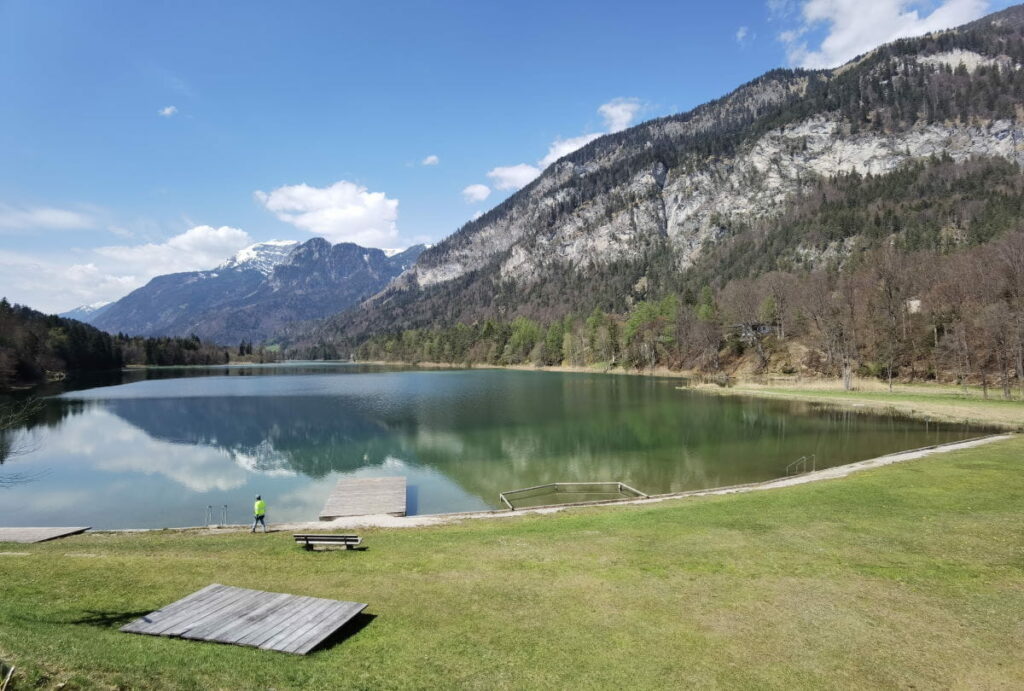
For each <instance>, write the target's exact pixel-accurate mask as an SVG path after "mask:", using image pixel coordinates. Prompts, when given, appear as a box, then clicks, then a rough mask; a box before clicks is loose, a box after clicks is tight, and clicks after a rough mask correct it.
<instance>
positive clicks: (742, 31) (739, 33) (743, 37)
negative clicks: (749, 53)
mask: <svg viewBox="0 0 1024 691" xmlns="http://www.w3.org/2000/svg"><path fill="white" fill-rule="evenodd" d="M749 33H750V29H748V28H747V27H745V26H741V27H740V28H738V29H736V43H739V44H740V45H741V46H743V45H746V43H747V34H749Z"/></svg>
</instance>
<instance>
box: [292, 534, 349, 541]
mask: <svg viewBox="0 0 1024 691" xmlns="http://www.w3.org/2000/svg"><path fill="white" fill-rule="evenodd" d="M294 537H295V540H296V541H297V542H356V541H358V540H359V536H358V535H295V536H294Z"/></svg>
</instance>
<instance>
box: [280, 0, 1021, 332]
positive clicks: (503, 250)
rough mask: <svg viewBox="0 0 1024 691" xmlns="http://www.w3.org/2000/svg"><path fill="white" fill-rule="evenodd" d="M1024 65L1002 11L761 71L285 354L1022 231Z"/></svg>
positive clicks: (550, 179)
mask: <svg viewBox="0 0 1024 691" xmlns="http://www.w3.org/2000/svg"><path fill="white" fill-rule="evenodd" d="M1022 65H1024V7H1022V6H1015V7H1011V8H1009V9H1007V10H1004V11H1002V12H999V13H996V14H993V15H990V16H988V17H985V18H983V19H980V20H978V21H976V22H973V23H971V24H967V25H965V26H962V27H959V28H957V29H951V30H948V31H941V32H936V33H932V34H928V35H925V36H922V37H919V38H912V39H903V40H899V41H896V42H894V43H890V44H887V45H884V46H881V47H879V48H877V49H875V50H873V51H871V52H870V53H868V54H865V55H862V56H859V57H857V58H855V59H854V60H852V61H850V62H849V63H847V64H845V65H843V66H841V67H838V68H836V69H831V70H802V69H778V70H774V71H771V72H769V73H767V74H765V75H763V76H761V77H759V78H757V79H755V80H753V81H751V82H749V83H747V84H745V85H743V86H741V87H739V88H738V89H736V90H735V91H733V92H731V93H729V94H728V95H726V96H724V97H722V98H720V99H718V100H715V101H712V102H709V103H707V104H704V105H702V106H699V107H697V108H695V109H694V110H692V111H689V112H686V113H681V114H678V115H672V116H668V117H663V118H658V119H655V120H651V121H648V122H645V123H642V124H640V125H637V126H635V127H632V128H630V129H627V130H624V131H622V132H618V133H614V134H609V135H606V136H603V137H600V138H598V139H595V140H594V141H592V142H591V143H589V144H587V145H586V146H584V147H583V148H581V149H579V150H577V151H575V152H573V153H570V154H569V155H567V156H565V157H563V158H561V159H560V160H558V161H556V162H555V163H553V164H552V165H551V166H549V167H548V168H547V169H546V170H545V171H544V172H543V173H542V174H541V175H540V176H539V177H538V178H537V179H535V180H534V181H533V182H531V183H530V184H528V185H527V186H526V187H524V188H523V189H521V190H520V191H519V192H517V193H516V194H514V195H512V196H511V197H509V198H508V199H506V200H505V201H504V202H502V203H501V204H499V205H498V206H496V207H495V208H493V209H491V210H490V211H489V212H488V213H486V214H484V215H483V216H482V217H480V218H478V219H475V220H473V221H471V222H469V223H467V224H465V225H464V226H463V227H462V228H461V229H459V230H458V231H457V232H455V233H454V234H452V235H451V236H449V237H448V238H447V239H445V240H444V241H442V242H440V243H438V244H437V245H435V246H433V247H431V248H430V249H429V250H427V251H425V252H423V254H422V255H421V256H420V257H419V259H418V260H417V262H416V263H415V265H414V266H413V267H411V268H410V269H409V270H408V271H406V272H404V273H403V274H402V275H401V276H399V277H398V278H397V279H395V281H393V282H392V283H391V284H390V285H389V286H387V288H386V289H384V290H383V291H381V292H380V293H379V294H378V295H376V296H374V297H373V298H372V299H371V300H368V301H366V302H364V303H362V304H360V305H358V306H356V307H354V308H353V309H351V310H349V311H347V312H345V313H342V314H340V315H337V316H336V317H333V318H330V319H327V320H325V321H324V322H321V323H318V324H315V325H305V326H304V328H303V329H289V330H286V332H285V333H284V334H283V338H284V339H285V340H287V341H288V342H290V343H292V344H299V345H301V344H303V343H311V342H327V341H335V342H346V343H349V344H356V343H359V342H362V341H363V340H365V338H367V337H368V336H369V335H372V334H376V333H384V332H397V331H401V330H404V329H415V328H426V327H432V326H448V325H453V324H456V323H459V322H462V323H467V324H470V323H474V322H478V321H479V320H482V319H486V318H497V319H502V320H506V321H510V320H511V319H513V318H514V317H516V316H527V317H531V318H534V319H539V320H541V321H543V322H547V321H550V320H552V319H557V318H560V317H562V316H564V315H567V314H577V315H579V314H588V313H589V312H590V311H591V310H592V309H594V308H595V307H599V308H602V309H604V310H608V311H612V312H617V313H620V314H621V313H623V312H625V311H628V309H629V308H630V306H631V305H632V304H634V303H635V302H636V301H638V300H643V299H650V298H658V297H660V296H663V295H665V294H668V293H676V294H682V295H684V296H686V295H690V296H693V295H694V294H695V293H696V292H699V290H700V289H701V285H702V284H711V285H712V286H713V287H714V286H715V285H717V286H721V285H723V284H724V282H725V281H726V280H728V279H730V278H736V277H743V276H753V275H757V274H760V273H764V272H767V271H772V270H775V269H783V270H800V269H814V268H827V267H828V266H836V265H841V264H842V263H843V262H844V261H845V259H846V258H847V257H849V256H851V254H852V253H855V251H856V250H857V248H865V247H870V246H872V245H878V244H879V243H881V242H883V241H885V240H888V241H889V242H895V243H897V244H899V245H900V246H901V247H904V248H907V249H914V248H939V247H950V248H954V247H956V246H961V245H967V244H971V243H975V244H976V243H978V242H983V241H985V240H986V239H987V238H990V237H994V236H995V235H996V234H998V233H1000V232H1002V231H1003V230H1005V229H1007V228H1009V227H1011V226H1013V224H1015V223H1017V222H1018V221H1019V218H1020V211H1021V209H1020V207H1021V199H1022V193H1021V190H1022V184H1021V183H1022V179H1021V173H1020V165H1021V163H1024V129H1022V125H1021V121H1022V119H1024V117H1022V116H1024V112H1022V108H1024V70H1022ZM908 171H909V173H908ZM963 181H967V182H970V183H972V184H960V183H961V182H963ZM986 181H988V182H986ZM989 183H991V184H989ZM844 195H845V196H844ZM872 195H873V196H872ZM920 195H924V197H925V198H926V201H927V203H925V204H919V203H917V201H916V200H917V199H918V196H920ZM887 205H888V207H887ZM882 207H887V208H888V210H887V211H886V210H884V209H883V208H882ZM844 209H845V210H850V209H860V210H861V211H863V212H864V214H863V215H864V218H865V219H866V221H867V222H866V223H860V220H864V219H853V218H852V217H843V212H844V211H843V210H844ZM876 212H877V214H876ZM886 213H888V214H890V215H893V216H894V217H895V216H899V213H903V214H905V215H906V216H907V223H906V224H905V227H904V226H898V227H890V226H891V224H890V225H889V226H887V225H886V223H887V222H888V221H886V219H888V218H889V216H886ZM876 215H878V218H877V219H876ZM847 216H849V214H847ZM882 216H885V218H882ZM900 219H901V221H902V220H903V217H900ZM853 221H857V222H853ZM910 231H913V232H910Z"/></svg>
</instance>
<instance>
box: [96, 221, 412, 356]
mask: <svg viewBox="0 0 1024 691" xmlns="http://www.w3.org/2000/svg"><path fill="white" fill-rule="evenodd" d="M422 250H423V247H422V246H420V245H417V246H415V247H410V248H409V249H407V250H404V251H402V252H399V253H396V254H393V255H392V256H390V257H389V256H387V254H386V253H385V252H384V251H383V250H379V249H370V248H365V247H360V246H359V245H354V244H351V243H340V244H337V245H333V246H332V245H331V243H329V242H328V241H327V240H324V239H323V238H313V239H311V240H308V241H307V242H304V243H301V244H300V243H298V242H294V241H288V242H284V241H274V242H265V243H259V244H256V245H252V246H251V247H247V248H245V249H243V250H241V251H240V252H239V253H238V254H236V255H235V256H234V257H232V258H231V259H229V260H227V261H226V262H224V263H223V264H221V265H220V266H218V267H216V268H214V269H211V270H209V271H189V272H185V273H177V274H167V275H164V276H157V277H156V278H154V279H153V280H151V281H150V282H149V283H147V284H146V285H145V286H143V287H141V288H139V289H137V290H135V291H133V292H132V293H130V294H128V295H126V296H125V297H123V298H121V299H120V300H118V301H117V302H114V303H112V304H110V305H108V306H106V307H104V308H103V309H102V312H100V313H99V314H95V313H93V314H92V315H91V316H90V319H89V321H90V323H92V324H93V325H95V326H97V327H99V328H101V329H103V330H105V331H108V332H111V333H118V332H121V333H127V334H132V335H145V336H187V335H189V334H196V335H197V336H199V337H200V338H203V339H207V340H211V341H215V342H218V343H222V344H228V345H231V344H235V343H237V342H239V341H241V340H251V341H256V342H259V341H261V340H263V339H265V338H266V337H267V336H269V335H270V334H272V333H274V332H275V331H276V330H278V329H280V328H281V327H283V326H284V325H285V324H287V323H289V322H293V321H305V320H310V319H317V318H322V317H325V316H327V315H330V314H335V313H337V312H339V311H341V310H344V309H347V308H349V307H351V306H353V305H355V304H357V303H358V302H359V301H361V300H363V299H365V298H366V297H368V296H370V295H372V294H374V293H376V292H377V291H379V290H380V289H381V288H383V287H384V286H385V285H387V283H388V282H389V281H390V280H391V279H393V278H394V277H395V276H398V275H399V274H400V273H402V272H403V271H405V270H406V269H408V268H409V267H410V266H411V265H412V263H413V262H414V261H415V260H416V258H417V257H418V256H419V254H420V252H421V251H422Z"/></svg>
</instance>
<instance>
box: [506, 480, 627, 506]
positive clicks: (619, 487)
mask: <svg viewBox="0 0 1024 691" xmlns="http://www.w3.org/2000/svg"><path fill="white" fill-rule="evenodd" d="M597 487H606V488H614V490H608V491H595V488H597ZM540 490H551V491H552V492H555V493H557V492H566V493H572V494H621V495H623V496H624V497H630V496H632V497H639V498H642V499H646V498H647V495H646V494H644V493H643V492H641V491H640V490H638V489H636V488H634V487H630V486H629V485H627V484H626V483H625V482H618V481H615V482H549V483H548V484H546V485H536V486H534V487H524V488H523V489H511V490H507V491H505V492H502V493H500V494H499V495H498V497H499V498H500V499H501V501H502V503H503V504H505V506H507V507H508V508H509V509H510V510H512V511H515V510H516V507H515V506H513V504H512V502H511V501H510V499H509V497H511V496H513V495H521V494H525V493H527V492H539V491H540ZM534 508H535V507H534Z"/></svg>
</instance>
